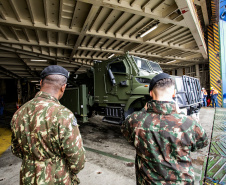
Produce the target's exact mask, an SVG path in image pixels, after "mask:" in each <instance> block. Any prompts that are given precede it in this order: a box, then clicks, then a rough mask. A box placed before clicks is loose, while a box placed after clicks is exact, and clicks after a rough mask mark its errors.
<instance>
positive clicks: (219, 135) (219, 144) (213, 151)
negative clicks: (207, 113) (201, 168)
mask: <svg viewBox="0 0 226 185" xmlns="http://www.w3.org/2000/svg"><path fill="white" fill-rule="evenodd" d="M225 120H226V109H222V108H216V112H215V116H214V126H213V132H212V137H211V146H210V151H209V156H208V163H207V164H208V166H207V169H206V177H205V179H206V180H205V183H209V184H226V132H225V131H226V121H225ZM200 184H201V183H200Z"/></svg>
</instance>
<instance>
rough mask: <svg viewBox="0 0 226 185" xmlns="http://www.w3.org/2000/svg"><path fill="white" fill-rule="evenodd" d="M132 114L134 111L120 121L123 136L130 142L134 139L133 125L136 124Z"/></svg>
mask: <svg viewBox="0 0 226 185" xmlns="http://www.w3.org/2000/svg"><path fill="white" fill-rule="evenodd" d="M134 114H135V113H133V114H131V115H129V116H127V118H126V119H125V121H124V122H123V123H122V126H121V132H122V134H123V136H124V137H125V138H126V140H127V141H128V142H130V143H131V144H132V143H133V142H134V139H135V134H134V129H135V128H134V127H135V126H136V124H135V122H136V121H135V117H134Z"/></svg>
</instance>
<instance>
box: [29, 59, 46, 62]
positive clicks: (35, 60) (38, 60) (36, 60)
mask: <svg viewBox="0 0 226 185" xmlns="http://www.w3.org/2000/svg"><path fill="white" fill-rule="evenodd" d="M31 61H32V62H47V60H41V59H31Z"/></svg>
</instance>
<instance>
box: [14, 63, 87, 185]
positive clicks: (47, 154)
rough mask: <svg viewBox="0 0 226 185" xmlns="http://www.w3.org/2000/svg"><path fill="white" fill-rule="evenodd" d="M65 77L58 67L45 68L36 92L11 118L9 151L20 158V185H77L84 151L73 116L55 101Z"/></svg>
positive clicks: (65, 81) (63, 71)
mask: <svg viewBox="0 0 226 185" xmlns="http://www.w3.org/2000/svg"><path fill="white" fill-rule="evenodd" d="M68 77H69V73H68V71H67V70H66V69H64V68H63V67H61V66H58V65H51V66H48V67H46V68H45V69H44V70H43V71H42V73H41V81H40V86H41V89H40V91H39V92H38V93H37V94H36V96H35V97H34V98H33V99H32V100H30V101H29V102H27V103H26V104H24V105H23V106H22V107H21V108H20V109H19V110H17V111H16V113H15V114H14V116H13V118H12V121H11V129H12V152H13V154H14V155H16V156H17V157H19V158H21V159H22V165H21V169H20V184H25V185H27V184H42V185H54V184H64V185H71V184H73V185H75V184H79V179H78V177H77V174H78V172H79V171H80V170H81V169H83V167H84V162H85V150H84V148H83V143H82V138H81V135H80V132H79V128H78V125H77V120H76V118H75V116H74V114H73V113H72V112H71V111H70V110H69V109H67V108H66V107H64V106H63V105H61V104H60V102H59V99H60V98H61V97H62V96H63V94H64V91H65V88H66V84H67V78H68Z"/></svg>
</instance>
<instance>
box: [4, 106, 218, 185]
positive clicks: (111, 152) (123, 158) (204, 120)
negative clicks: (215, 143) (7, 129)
mask: <svg viewBox="0 0 226 185" xmlns="http://www.w3.org/2000/svg"><path fill="white" fill-rule="evenodd" d="M213 118H214V109H213V108H202V109H201V112H200V124H201V125H202V126H203V127H204V129H205V130H206V132H207V134H208V137H209V138H211V132H212V126H213ZM0 127H1V124H0ZM80 131H81V134H82V138H83V142H84V146H85V148H86V157H87V162H86V164H85V168H84V169H83V170H82V171H81V172H80V173H79V174H78V177H79V178H80V181H81V185H99V184H101V185H115V184H118V185H127V184H129V185H135V184H136V180H135V167H134V163H133V161H134V157H135V150H134V148H133V147H132V146H131V145H129V144H128V143H127V141H126V140H125V139H124V138H123V137H122V135H121V132H120V128H119V126H117V125H111V124H107V123H103V122H101V117H100V116H95V117H94V118H91V119H90V120H89V123H86V124H81V125H80ZM0 137H1V133H0ZM208 151H209V147H206V148H204V149H203V150H200V151H198V152H195V153H193V154H192V159H193V160H192V161H193V165H194V168H195V172H196V182H195V185H196V184H199V181H200V180H201V176H202V172H203V171H202V168H203V164H204V162H205V160H206V156H207V154H208ZM20 165H21V160H20V159H19V158H17V157H14V156H13V155H12V153H11V151H10V147H9V148H8V149H7V150H6V151H5V152H4V153H3V154H2V155H1V156H0V185H17V184H19V169H20Z"/></svg>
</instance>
